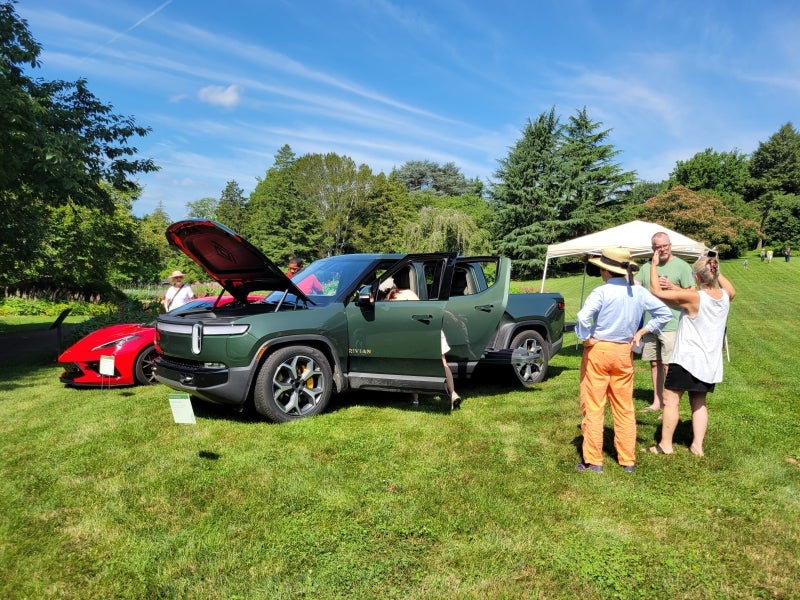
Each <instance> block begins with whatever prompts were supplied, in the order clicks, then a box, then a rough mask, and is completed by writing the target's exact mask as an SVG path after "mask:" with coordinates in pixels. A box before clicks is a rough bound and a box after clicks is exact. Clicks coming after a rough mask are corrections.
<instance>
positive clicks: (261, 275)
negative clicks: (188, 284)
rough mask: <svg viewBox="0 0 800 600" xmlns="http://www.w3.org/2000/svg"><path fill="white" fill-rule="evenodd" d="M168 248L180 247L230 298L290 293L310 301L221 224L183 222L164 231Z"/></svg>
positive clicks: (269, 263)
mask: <svg viewBox="0 0 800 600" xmlns="http://www.w3.org/2000/svg"><path fill="white" fill-rule="evenodd" d="M166 236H167V241H168V242H169V243H170V245H172V246H175V247H176V248H179V249H180V250H181V251H182V252H183V253H184V254H185V255H186V256H188V257H189V258H191V259H192V260H193V261H194V262H196V263H197V264H198V265H200V267H201V268H202V269H203V270H204V271H205V272H206V273H208V275H209V276H210V277H211V278H212V279H213V280H214V281H216V282H217V283H219V284H220V285H221V286H222V287H223V288H225V289H226V290H227V291H228V292H229V293H230V295H231V296H233V297H234V298H236V299H237V300H239V301H241V302H246V301H247V295H248V294H249V293H250V292H253V291H260V290H270V291H280V292H282V291H287V290H288V291H289V293H290V294H294V295H295V296H297V297H298V298H302V299H303V300H305V301H307V302H310V300H309V299H308V297H306V295H305V294H304V293H303V292H301V291H300V290H299V289H298V288H297V286H296V285H295V284H294V283H292V280H291V279H289V278H288V277H287V276H286V275H285V274H284V273H283V271H281V269H279V268H278V267H277V266H275V263H273V262H272V261H271V260H270V259H268V258H267V257H266V256H264V254H263V253H262V252H261V250H259V249H258V248H256V247H255V246H253V245H252V244H251V243H250V242H248V241H247V240H245V239H244V238H242V237H241V236H239V235H238V234H237V233H235V232H234V231H232V230H231V229H228V228H227V227H225V226H224V225H222V224H220V223H217V222H215V221H210V220H208V219H185V220H183V221H178V222H176V223H173V224H172V225H170V226H169V227H168V228H167V231H166Z"/></svg>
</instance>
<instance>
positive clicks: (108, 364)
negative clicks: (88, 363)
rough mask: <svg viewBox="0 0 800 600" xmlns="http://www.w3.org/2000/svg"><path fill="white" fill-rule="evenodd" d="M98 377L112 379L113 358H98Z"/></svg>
mask: <svg viewBox="0 0 800 600" xmlns="http://www.w3.org/2000/svg"><path fill="white" fill-rule="evenodd" d="M100 375H105V376H106V377H113V376H114V357H113V356H101V357H100Z"/></svg>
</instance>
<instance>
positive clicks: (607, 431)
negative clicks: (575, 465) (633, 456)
mask: <svg viewBox="0 0 800 600" xmlns="http://www.w3.org/2000/svg"><path fill="white" fill-rule="evenodd" d="M580 428H581V425H580V423H578V429H580ZM571 443H572V445H573V446H574V447H575V454H577V456H578V462H582V461H583V435H576V436H575V437H574V438H573V439H572V442H571ZM603 454H605V456H607V457H608V458H609V459H611V460H614V461H617V460H618V459H617V450H616V448H614V429H613V428H611V427H605V426H604V427H603Z"/></svg>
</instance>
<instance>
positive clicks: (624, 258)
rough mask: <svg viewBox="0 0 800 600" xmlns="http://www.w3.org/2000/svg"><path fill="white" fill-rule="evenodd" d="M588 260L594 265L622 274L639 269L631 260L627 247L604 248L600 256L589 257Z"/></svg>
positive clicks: (631, 272)
mask: <svg viewBox="0 0 800 600" xmlns="http://www.w3.org/2000/svg"><path fill="white" fill-rule="evenodd" d="M589 262H590V263H591V264H593V265H594V266H596V267H600V268H601V269H605V270H606V271H611V272H612V273H615V274H617V275H623V276H626V275H629V274H633V273H635V272H636V271H638V270H639V267H638V266H637V265H636V263H635V262H633V261H632V260H631V252H630V250H628V249H627V248H604V249H603V254H602V255H601V256H595V257H594V258H590V259H589Z"/></svg>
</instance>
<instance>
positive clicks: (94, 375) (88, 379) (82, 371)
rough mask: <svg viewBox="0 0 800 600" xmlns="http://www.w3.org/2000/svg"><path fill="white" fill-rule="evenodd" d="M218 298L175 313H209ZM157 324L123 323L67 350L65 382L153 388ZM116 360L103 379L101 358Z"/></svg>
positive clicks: (229, 299)
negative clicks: (147, 386) (149, 386)
mask: <svg viewBox="0 0 800 600" xmlns="http://www.w3.org/2000/svg"><path fill="white" fill-rule="evenodd" d="M263 299H264V297H263V296H258V295H251V296H248V298H247V300H248V302H258V301H260V300H263ZM217 300H218V297H217V296H205V297H203V298H197V299H195V300H192V301H191V302H189V303H187V304H184V305H183V306H181V307H179V308H176V309H175V310H174V311H173V312H184V311H189V310H193V309H198V308H200V309H203V310H207V309H209V308H210V307H212V306H213V305H214V302H217ZM233 301H234V298H233V296H230V295H228V294H225V295H224V296H221V297H219V301H218V302H217V306H222V305H225V304H230V303H231V302H233ZM154 338H155V324H154V323H122V324H119V325H110V326H108V327H103V328H102V329H98V330H97V331H93V332H92V333H90V334H89V335H87V336H86V337H84V338H82V339H80V340H78V341H77V342H75V343H74V344H73V345H72V346H70V347H69V348H67V349H66V350H64V352H62V353H61V356H59V357H58V362H60V363H63V364H64V372H63V373H61V377H60V379H61V382H62V383H65V384H67V385H68V386H73V387H103V386H120V385H136V384H141V385H149V384H152V383H157V382H156V378H155V363H154V360H155V358H156V355H157V353H156V349H155V346H154V345H153V341H154ZM102 356H113V357H114V374H113V375H111V376H108V375H100V357H102Z"/></svg>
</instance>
